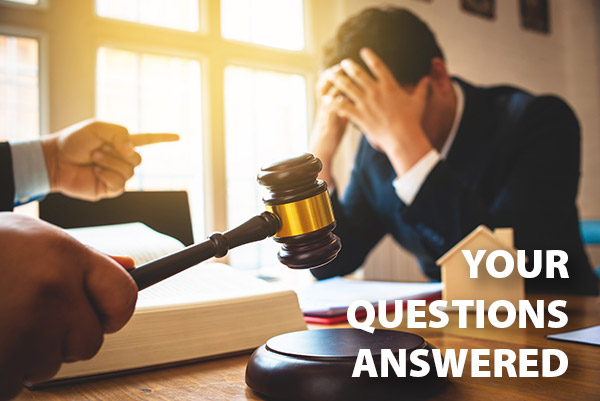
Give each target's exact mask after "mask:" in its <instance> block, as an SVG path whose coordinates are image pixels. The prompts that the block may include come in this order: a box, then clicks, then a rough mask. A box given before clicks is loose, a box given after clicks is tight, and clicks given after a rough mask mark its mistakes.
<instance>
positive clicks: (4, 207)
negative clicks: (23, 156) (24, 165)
mask: <svg viewBox="0 0 600 401" xmlns="http://www.w3.org/2000/svg"><path fill="white" fill-rule="evenodd" d="M14 198H15V182H14V177H13V167H12V156H11V153H10V146H9V145H8V143H6V142H3V143H0V211H10V210H12V209H13V200H14Z"/></svg>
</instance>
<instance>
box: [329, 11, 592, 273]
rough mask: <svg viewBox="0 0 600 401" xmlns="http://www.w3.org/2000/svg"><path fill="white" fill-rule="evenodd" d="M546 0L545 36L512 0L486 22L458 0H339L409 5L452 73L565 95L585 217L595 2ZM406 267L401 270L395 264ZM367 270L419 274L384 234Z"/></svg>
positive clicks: (345, 161) (348, 148)
mask: <svg viewBox="0 0 600 401" xmlns="http://www.w3.org/2000/svg"><path fill="white" fill-rule="evenodd" d="M549 3H550V24H551V33H550V34H548V35H544V34H539V33H535V32H531V31H526V30H523V28H521V26H520V19H519V9H518V6H519V2H518V1H517V0H504V1H497V2H496V7H497V8H496V18H495V19H494V20H491V21H490V20H487V19H484V18H479V17H476V16H473V15H471V14H468V13H465V12H463V11H462V10H461V9H460V2H459V1H458V0H456V1H449V0H432V1H417V0H394V1H388V2H380V1H372V0H342V4H343V6H342V10H343V11H342V13H343V15H344V17H347V16H350V15H352V14H354V13H356V12H358V11H360V10H361V9H363V8H365V7H368V6H375V5H383V4H394V5H398V6H404V7H407V8H409V9H411V10H413V11H414V12H415V13H416V14H417V15H419V16H421V17H422V18H423V19H424V20H425V21H427V22H428V23H429V25H430V27H431V28H432V30H433V31H434V32H435V33H436V34H437V37H438V40H439V42H440V44H441V46H442V48H443V49H444V52H445V55H446V59H447V62H448V66H449V69H450V72H451V73H452V74H456V75H459V76H461V77H463V78H465V79H467V80H469V81H471V82H473V83H475V84H484V85H485V84H490V85H491V84H498V83H510V84H513V85H517V86H520V87H523V88H525V89H528V90H530V91H533V92H535V93H553V94H558V95H560V96H562V97H564V98H565V99H566V100H567V101H568V102H569V103H570V104H571V106H572V107H573V108H574V109H575V111H576V113H577V115H578V117H579V119H580V122H581V125H582V132H583V147H582V151H583V152H582V153H583V163H582V171H583V174H582V185H581V190H580V196H579V203H580V205H581V209H580V213H581V215H582V216H583V217H585V218H600V185H599V184H600V69H599V68H598V66H600V2H599V1H597V0H571V1H558V0H549ZM358 137H359V135H357V134H356V133H353V134H352V135H351V137H350V138H348V140H347V141H346V142H345V143H344V148H343V149H342V152H341V154H340V155H339V156H338V157H337V160H336V162H337V165H336V166H335V172H336V173H338V175H339V176H340V178H339V180H340V182H342V183H344V182H345V177H346V176H347V172H348V171H349V169H350V166H351V164H352V155H353V153H354V151H355V148H356V145H355V144H356V140H357V138H358ZM594 256H595V255H594ZM594 259H596V258H594ZM599 262H600V261H598V260H595V263H596V264H597V263H599ZM405 265H406V266H407V268H405V269H401V268H398V266H405ZM365 276H366V277H369V278H377V279H395V280H411V279H415V280H419V279H423V276H422V275H421V274H420V272H419V271H418V269H417V268H416V267H415V265H414V262H412V261H411V257H410V256H409V255H406V253H405V252H403V251H401V250H400V249H398V247H397V246H396V245H395V244H394V242H393V241H391V240H389V238H388V239H386V240H384V241H383V242H382V244H380V246H379V247H378V248H377V250H376V251H375V252H373V253H372V254H371V255H370V257H369V260H368V261H367V263H366V269H365Z"/></svg>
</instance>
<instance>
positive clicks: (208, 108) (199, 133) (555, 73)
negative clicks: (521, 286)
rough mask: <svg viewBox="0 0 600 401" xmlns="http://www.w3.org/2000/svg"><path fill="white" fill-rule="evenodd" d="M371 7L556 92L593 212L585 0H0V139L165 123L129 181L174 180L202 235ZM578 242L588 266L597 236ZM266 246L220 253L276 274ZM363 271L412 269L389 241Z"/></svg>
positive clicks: (236, 209)
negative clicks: (353, 22) (575, 126)
mask: <svg viewBox="0 0 600 401" xmlns="http://www.w3.org/2000/svg"><path fill="white" fill-rule="evenodd" d="M384 4H394V5H398V6H404V7H407V8H409V9H411V10H412V11H414V12H415V13H416V14H417V15H419V16H420V17H421V18H423V19H424V20H425V21H426V22H427V23H428V24H429V25H430V27H431V28H432V30H433V31H434V32H435V33H436V34H437V38H438V40H439V42H440V44H441V46H442V48H443V50H444V52H445V55H446V60H447V63H448V66H449V69H450V72H451V73H452V74H454V75H458V76H460V77H463V78H465V79H466V80H467V81H470V82H473V83H475V84H483V85H485V84H490V85H491V84H501V83H510V84H513V85H517V86H520V87H523V88H526V89H528V90H530V91H533V92H535V93H553V94H557V95H560V96H562V97H564V98H565V99H566V100H567V101H568V102H569V104H571V106H572V107H573V108H574V109H575V112H576V113H577V115H578V117H579V119H580V123H581V126H582V133H583V145H582V154H583V163H582V182H581V188H580V196H579V204H580V212H581V214H582V218H584V219H600V157H599V156H598V155H599V154H600V113H599V111H600V68H598V66H599V65H600V1H597V0H573V1H559V0H547V1H544V0H503V1H494V0H487V1H486V0H392V1H387V2H385V3H383V2H380V1H370V0H11V1H9V0H0V140H10V141H17V140H27V139H31V138H35V137H38V136H40V135H44V134H46V133H49V132H55V131H57V130H59V129H62V128H64V127H66V126H68V125H70V124H73V123H75V122H78V121H80V120H84V119H87V118H92V117H96V118H98V119H102V120H106V121H110V122H114V123H118V124H122V125H124V126H126V127H127V128H128V129H129V130H130V131H131V132H153V131H157V132H158V131H166V132H176V133H179V134H180V135H181V138H182V139H181V141H179V142H178V143H172V144H164V145H158V146H154V147H147V148H144V149H141V154H142V157H143V158H144V163H143V164H142V166H140V167H138V169H137V170H136V175H135V177H134V178H133V179H132V180H131V181H130V182H129V183H128V189H129V190H181V189H184V190H187V191H188V193H189V196H190V204H191V211H192V219H193V226H194V235H195V238H196V239H197V240H198V239H201V238H203V237H205V236H206V235H207V234H208V233H210V232H213V231H223V230H226V229H227V228H228V227H233V226H235V225H237V224H240V223H242V222H243V221H245V220H246V219H247V218H249V217H251V216H252V215H254V214H256V213H258V212H260V211H261V210H263V207H262V202H261V201H260V197H261V192H260V191H261V190H260V188H259V186H258V185H257V184H256V182H255V177H256V173H257V171H258V169H259V168H260V166H261V165H262V164H264V163H266V162H269V161H273V160H277V159H280V158H283V157H287V156H290V155H294V154H298V153H302V152H305V151H307V150H308V143H309V139H310V138H309V133H310V127H311V124H312V117H313V115H314V108H315V100H314V85H315V82H316V78H317V76H318V72H319V60H320V52H321V49H322V47H323V44H324V43H325V42H326V40H327V39H329V38H330V37H331V36H332V35H333V34H334V32H335V30H336V28H337V27H338V25H339V24H340V23H341V22H342V21H343V20H345V19H346V18H347V17H348V16H350V15H352V14H355V13H356V12H358V11H360V10H361V9H363V8H365V7H369V6H375V5H384ZM359 136H360V134H359V133H358V132H354V131H353V132H349V135H347V136H346V138H345V139H344V143H343V146H342V150H341V151H340V152H339V154H338V155H337V156H336V161H335V162H336V163H335V173H336V177H337V181H338V185H339V186H340V187H342V188H343V187H344V186H345V185H346V183H347V179H348V175H349V172H350V168H351V166H352V162H353V156H354V153H355V150H356V145H357V141H358V139H359ZM557 190H559V189H557ZM21 211H22V212H26V213H35V205H32V206H27V207H26V208H25V210H21ZM159 212H160V213H168V212H169V211H167V210H163V211H159ZM588 249H589V251H590V256H591V257H592V261H593V263H594V265H598V264H599V263H600V251H599V250H598V247H594V246H590V247H589V248H588ZM276 251H277V246H276V245H275V243H273V242H272V241H263V242H260V243H257V244H253V245H251V246H246V247H242V248H239V249H237V250H234V251H233V252H232V253H231V254H230V257H229V262H230V264H232V265H233V266H236V267H239V268H242V269H247V270H255V271H256V272H261V274H276V271H278V269H280V268H281V266H280V265H279V264H278V262H277V259H276V256H275V255H276ZM399 266H406V268H399ZM265 272H267V273H265ZM273 272H275V273H273ZM364 276H365V277H366V278H372V279H385V280H387V279H389V280H404V281H419V280H424V277H423V276H422V275H421V273H420V272H419V270H418V269H417V268H416V266H415V263H414V261H413V260H412V257H410V256H409V255H407V254H406V253H404V252H403V251H402V250H401V249H400V248H399V247H397V246H396V245H394V244H393V242H392V241H391V240H390V239H385V240H384V241H382V243H381V244H380V245H379V246H378V247H377V249H376V250H375V251H374V252H373V253H372V254H371V255H370V257H369V259H368V261H367V262H366V265H365V269H364Z"/></svg>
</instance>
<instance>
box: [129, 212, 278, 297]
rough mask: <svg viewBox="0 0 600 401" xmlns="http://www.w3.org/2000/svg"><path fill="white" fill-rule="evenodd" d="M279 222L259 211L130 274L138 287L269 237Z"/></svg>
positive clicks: (140, 287)
mask: <svg viewBox="0 0 600 401" xmlns="http://www.w3.org/2000/svg"><path fill="white" fill-rule="evenodd" d="M280 224H281V223H280V221H279V218H278V217H277V216H276V215H274V214H272V213H269V212H263V213H262V214H260V215H258V216H254V217H252V218H251V219H250V220H248V221H246V222H245V223H243V224H242V225H240V226H238V227H236V228H234V229H231V230H229V231H226V232H225V233H223V234H221V233H213V234H211V235H210V236H209V237H208V239H207V240H205V241H203V242H201V243H199V244H195V245H190V246H188V247H187V248H185V249H182V250H180V251H177V252H173V253H171V254H169V255H166V256H163V257H161V258H159V259H156V260H153V261H151V262H148V263H146V264H143V265H141V266H139V267H138V268H136V269H134V270H132V271H130V274H131V276H132V277H133V279H134V280H135V283H136V284H137V286H138V290H139V291H141V290H143V289H144V288H147V287H150V286H151V285H153V284H156V283H158V282H159V281H162V280H164V279H166V278H168V277H171V276H173V275H175V274H177V273H179V272H182V271H183V270H185V269H187V268H189V267H192V266H195V265H197V264H198V263H200V262H203V261H205V260H206V259H209V258H212V257H213V256H216V257H218V258H221V257H223V256H225V255H226V254H227V252H228V251H229V250H230V249H233V248H235V247H237V246H240V245H243V244H248V243H250V242H255V241H260V240H262V239H265V238H267V237H271V236H273V235H275V233H276V232H277V231H279V228H280Z"/></svg>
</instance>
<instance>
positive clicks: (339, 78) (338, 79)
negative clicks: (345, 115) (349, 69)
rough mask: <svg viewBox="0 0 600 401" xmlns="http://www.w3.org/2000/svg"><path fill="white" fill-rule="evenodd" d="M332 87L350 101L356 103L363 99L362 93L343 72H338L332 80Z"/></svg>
mask: <svg viewBox="0 0 600 401" xmlns="http://www.w3.org/2000/svg"><path fill="white" fill-rule="evenodd" d="M333 83H334V85H335V86H336V87H337V88H338V89H339V90H340V91H341V92H342V93H343V94H344V95H346V97H348V98H349V99H350V100H352V101H353V102H354V103H358V102H360V101H361V99H362V98H363V91H362V90H361V89H360V87H358V86H357V85H356V83H354V81H352V79H350V78H349V77H348V76H347V75H346V74H345V73H344V72H343V71H338V72H337V73H336V74H335V77H334V79H333Z"/></svg>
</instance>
